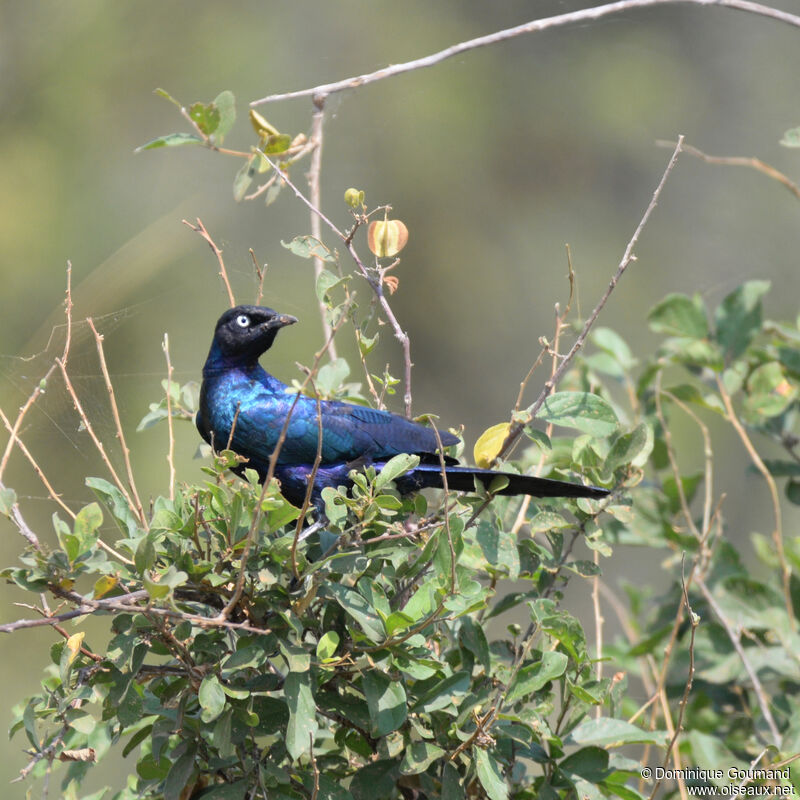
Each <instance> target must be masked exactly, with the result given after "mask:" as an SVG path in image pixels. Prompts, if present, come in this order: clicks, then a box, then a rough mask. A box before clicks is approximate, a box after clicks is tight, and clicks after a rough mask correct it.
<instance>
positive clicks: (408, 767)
mask: <svg viewBox="0 0 800 800" xmlns="http://www.w3.org/2000/svg"><path fill="white" fill-rule="evenodd" d="M444 752H445V751H444V750H442V748H441V747H437V746H436V745H435V744H431V743H430V742H412V743H411V744H410V745H409V746H408V747H406V751H405V753H404V755H403V760H402V761H401V762H400V774H401V775H418V774H419V773H420V772H424V771H425V770H426V769H428V767H429V766H430V765H431V764H433V762H434V761H437V760H438V759H440V758H441V757H442V756H443V755H444Z"/></svg>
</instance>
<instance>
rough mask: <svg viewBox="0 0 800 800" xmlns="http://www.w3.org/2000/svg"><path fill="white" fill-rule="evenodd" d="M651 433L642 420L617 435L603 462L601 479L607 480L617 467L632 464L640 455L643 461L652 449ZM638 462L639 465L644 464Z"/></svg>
mask: <svg viewBox="0 0 800 800" xmlns="http://www.w3.org/2000/svg"><path fill="white" fill-rule="evenodd" d="M653 443H654V442H653V433H652V430H651V429H650V427H649V426H648V425H647V423H645V422H642V423H640V424H639V425H637V426H636V427H635V428H634V429H633V430H632V431H631V432H630V433H624V434H622V436H618V437H617V439H616V440H615V442H614V444H613V445H611V450H610V451H609V454H608V456H606V460H605V463H604V464H603V470H602V474H601V477H602V480H609V479H610V478H611V476H612V475H613V474H614V470H615V469H617V467H621V466H627V465H628V464H633V463H634V462H635V461H636V460H637V459H639V458H640V457H643V458H644V463H646V461H647V457H648V456H649V455H650V452H651V451H652V449H653ZM644 463H639V466H644Z"/></svg>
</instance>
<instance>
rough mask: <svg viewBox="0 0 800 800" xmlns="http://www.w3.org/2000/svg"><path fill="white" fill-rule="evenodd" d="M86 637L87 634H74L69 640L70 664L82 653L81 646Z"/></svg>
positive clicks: (83, 632) (81, 632) (82, 632)
mask: <svg viewBox="0 0 800 800" xmlns="http://www.w3.org/2000/svg"><path fill="white" fill-rule="evenodd" d="M85 636H86V632H85V631H80V632H79V633H73V634H72V636H70V637H69V639H67V649H68V650H69V663H70V664H71V663H72V662H73V661H74V660H75V658H76V657H77V655H78V653H80V651H81V645H82V644H83V638H84V637H85Z"/></svg>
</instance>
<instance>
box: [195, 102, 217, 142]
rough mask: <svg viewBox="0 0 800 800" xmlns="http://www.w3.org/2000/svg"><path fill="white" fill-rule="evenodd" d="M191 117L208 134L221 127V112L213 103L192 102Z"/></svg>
mask: <svg viewBox="0 0 800 800" xmlns="http://www.w3.org/2000/svg"><path fill="white" fill-rule="evenodd" d="M189 118H190V119H191V120H192V122H194V124H195V125H197V127H198V128H199V129H200V130H201V131H202V132H203V133H204V134H205V135H206V136H210V135H211V134H212V133H214V131H215V130H216V129H217V128H218V127H219V121H220V113H219V109H218V108H217V107H216V106H215V105H214V104H213V103H209V104H208V105H206V104H205V103H192V105H190V106H189Z"/></svg>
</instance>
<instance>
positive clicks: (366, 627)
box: [320, 583, 386, 642]
mask: <svg viewBox="0 0 800 800" xmlns="http://www.w3.org/2000/svg"><path fill="white" fill-rule="evenodd" d="M320 594H321V595H323V596H327V597H333V599H335V600H336V601H337V602H338V603H339V605H340V606H341V607H342V608H343V609H344V610H345V611H346V612H347V613H348V614H349V615H350V616H351V617H352V618H353V619H354V620H355V621H356V622H357V623H358V624H359V625H360V626H361V628H362V629H363V631H364V633H366V634H367V636H369V637H370V638H371V639H372V641H374V642H382V641H383V640H384V638H385V637H386V632H385V630H384V626H383V620H381V618H380V616H378V614H377V612H376V611H375V609H374V608H372V606H370V604H369V603H368V602H367V601H366V600H365V599H364V598H363V597H362V596H361V595H360V594H359V593H358V592H354V591H353V590H352V589H348V588H347V587H346V586H342V585H341V584H338V583H329V584H327V585H326V586H324V587H322V588H321V590H320Z"/></svg>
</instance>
